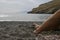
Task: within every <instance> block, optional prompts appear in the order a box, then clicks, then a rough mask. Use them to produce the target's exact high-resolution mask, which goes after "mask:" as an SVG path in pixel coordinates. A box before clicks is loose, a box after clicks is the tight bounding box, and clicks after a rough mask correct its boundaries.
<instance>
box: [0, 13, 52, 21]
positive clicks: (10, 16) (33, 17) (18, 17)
mask: <svg viewBox="0 0 60 40" xmlns="http://www.w3.org/2000/svg"><path fill="white" fill-rule="evenodd" d="M50 15H52V14H27V13H4V14H0V21H45V20H46V19H47V18H48V17H49V16H50Z"/></svg>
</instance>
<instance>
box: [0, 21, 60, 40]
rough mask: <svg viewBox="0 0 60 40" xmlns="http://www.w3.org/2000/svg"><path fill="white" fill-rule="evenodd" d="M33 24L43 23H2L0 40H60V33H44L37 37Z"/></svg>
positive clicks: (0, 25) (0, 23)
mask: <svg viewBox="0 0 60 40" xmlns="http://www.w3.org/2000/svg"><path fill="white" fill-rule="evenodd" d="M33 23H38V24H41V23H42V22H20V21H15V22H14V21H11V22H7V21H5V22H0V40H60V31H44V32H42V33H40V34H39V36H38V37H36V36H35V34H34V33H33V30H34V29H35V28H34V26H33V25H32V24H33Z"/></svg>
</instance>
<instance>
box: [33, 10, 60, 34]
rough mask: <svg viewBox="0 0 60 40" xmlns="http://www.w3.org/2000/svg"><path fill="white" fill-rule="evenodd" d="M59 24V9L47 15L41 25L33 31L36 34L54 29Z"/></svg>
mask: <svg viewBox="0 0 60 40" xmlns="http://www.w3.org/2000/svg"><path fill="white" fill-rule="evenodd" d="M59 25H60V10H58V11H57V12H55V13H54V14H53V15H52V16H51V17H49V18H48V19H47V20H46V21H45V22H44V23H43V24H42V25H41V26H39V27H38V28H37V29H36V30H35V31H34V33H36V34H38V33H40V32H42V31H44V30H54V29H56V28H58V27H59Z"/></svg>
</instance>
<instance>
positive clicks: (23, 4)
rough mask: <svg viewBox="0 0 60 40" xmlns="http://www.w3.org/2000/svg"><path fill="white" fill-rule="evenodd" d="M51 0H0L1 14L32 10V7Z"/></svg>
mask: <svg viewBox="0 0 60 40" xmlns="http://www.w3.org/2000/svg"><path fill="white" fill-rule="evenodd" d="M49 1H51V0H0V14H1V13H19V12H23V11H30V10H32V8H34V7H37V6H38V5H40V4H43V3H46V2H49Z"/></svg>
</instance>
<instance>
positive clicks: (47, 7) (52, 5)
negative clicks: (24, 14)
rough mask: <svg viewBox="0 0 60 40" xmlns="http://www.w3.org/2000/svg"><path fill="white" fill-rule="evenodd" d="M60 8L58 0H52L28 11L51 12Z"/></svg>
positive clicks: (59, 0)
mask: <svg viewBox="0 0 60 40" xmlns="http://www.w3.org/2000/svg"><path fill="white" fill-rule="evenodd" d="M58 9H60V0H52V1H50V2H48V3H45V4H41V5H39V6H38V7H37V8H33V9H32V11H30V12H28V13H49V14H53V13H54V12H55V11H57V10H58Z"/></svg>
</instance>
